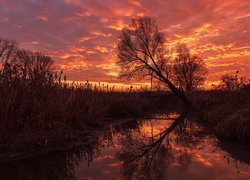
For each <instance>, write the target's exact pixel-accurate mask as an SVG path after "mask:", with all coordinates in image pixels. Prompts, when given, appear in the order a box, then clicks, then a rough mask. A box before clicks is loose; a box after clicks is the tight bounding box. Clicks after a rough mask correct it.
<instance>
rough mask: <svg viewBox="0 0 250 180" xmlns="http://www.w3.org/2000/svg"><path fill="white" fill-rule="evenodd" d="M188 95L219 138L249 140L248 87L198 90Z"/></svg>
mask: <svg viewBox="0 0 250 180" xmlns="http://www.w3.org/2000/svg"><path fill="white" fill-rule="evenodd" d="M188 97H189V99H190V100H191V101H192V104H193V106H194V107H195V108H196V110H197V111H198V113H199V114H200V116H201V118H200V120H201V121H202V122H205V123H206V124H207V127H208V128H211V130H212V131H213V132H214V133H215V134H216V135H217V136H218V137H219V138H225V139H231V140H236V141H240V142H244V143H249V142H250V89H240V90H238V91H222V90H210V91H200V92H193V93H189V94H188Z"/></svg>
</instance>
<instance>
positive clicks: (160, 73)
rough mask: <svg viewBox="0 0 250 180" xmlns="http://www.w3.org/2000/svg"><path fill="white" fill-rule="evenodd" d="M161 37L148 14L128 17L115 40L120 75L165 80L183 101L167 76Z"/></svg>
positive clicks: (165, 55)
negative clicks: (128, 22) (116, 42)
mask: <svg viewBox="0 0 250 180" xmlns="http://www.w3.org/2000/svg"><path fill="white" fill-rule="evenodd" d="M164 43H165V37H164V33H163V32H161V31H160V30H159V29H158V27H157V25H156V23H155V21H154V20H153V19H152V18H150V17H140V18H135V19H132V23H131V26H130V27H129V28H124V29H123V30H122V33H121V36H120V41H119V44H118V49H119V54H118V57H119V60H118V64H119V65H120V67H121V76H122V77H126V78H129V79H130V78H132V77H135V76H137V77H138V76H139V77H153V78H155V79H158V80H159V81H161V82H163V83H165V84H166V85H167V86H168V87H169V89H170V90H171V91H172V92H173V93H174V94H175V95H177V96H179V97H181V98H182V99H183V101H184V102H185V104H187V103H188V101H187V99H186V97H185V95H184V93H183V92H181V91H180V90H179V89H178V88H176V87H175V85H174V84H173V83H172V82H171V81H170V80H169V74H168V72H169V71H168V64H169V57H168V53H167V51H166V48H165V46H164Z"/></svg>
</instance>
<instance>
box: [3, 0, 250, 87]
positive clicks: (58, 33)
mask: <svg viewBox="0 0 250 180" xmlns="http://www.w3.org/2000/svg"><path fill="white" fill-rule="evenodd" d="M136 16H152V17H154V18H155V19H156V21H157V22H158V24H159V27H160V28H162V29H163V30H164V31H165V33H166V37H167V45H168V46H169V47H173V46H175V45H176V44H177V43H187V44H188V46H189V47H190V48H191V49H192V51H193V52H194V53H197V54H198V55H199V56H201V57H202V58H204V60H205V61H206V63H207V65H208V68H209V81H210V82H213V81H218V80H219V78H220V76H221V75H222V74H225V73H231V72H234V71H236V70H240V72H241V74H242V75H245V76H247V77H248V78H250V71H249V70H250V1H249V0H227V1H225V0H216V1H214V0H202V1H200V0H177V1H173V0H53V1H51V0H0V27H1V28H0V36H1V37H3V38H7V39H13V40H16V41H18V42H19V43H20V45H21V46H22V47H23V48H27V49H32V50H36V51H42V52H44V53H46V54H50V55H52V56H53V58H54V59H55V62H56V64H57V65H58V66H59V67H61V68H63V69H64V72H65V73H66V74H67V75H68V78H69V79H70V80H77V81H80V80H82V81H85V80H87V79H89V80H92V81H109V82H114V81H115V77H116V76H117V70H118V67H117V66H116V64H115V61H116V45H117V40H118V37H119V33H120V30H121V29H122V28H123V27H125V26H126V25H128V24H129V23H130V20H131V17H136Z"/></svg>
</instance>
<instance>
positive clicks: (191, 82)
mask: <svg viewBox="0 0 250 180" xmlns="http://www.w3.org/2000/svg"><path fill="white" fill-rule="evenodd" d="M173 71H174V72H173V76H174V79H175V82H176V85H177V86H178V87H179V88H180V89H182V90H184V91H192V90H195V89H197V88H198V87H200V86H201V85H203V84H204V81H205V78H206V75H207V69H206V66H205V63H204V61H203V60H202V59H201V58H199V57H197V56H195V55H191V54H190V50H189V49H188V48H187V46H186V45H184V44H182V45H178V46H177V57H176V58H175V59H174V63H173Z"/></svg>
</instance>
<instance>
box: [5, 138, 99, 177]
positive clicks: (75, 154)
mask: <svg viewBox="0 0 250 180" xmlns="http://www.w3.org/2000/svg"><path fill="white" fill-rule="evenodd" d="M99 154H100V148H99V142H98V141H93V142H91V143H88V144H85V145H82V146H81V147H78V148H75V149H72V150H70V151H67V152H57V153H52V154H50V155H49V156H48V155H46V156H44V157H36V158H32V159H28V160H22V161H18V162H8V163H2V164H0V179H6V180H7V179H8V180H16V179H21V180H22V179H23V180H29V179H30V180H33V179H35V180H59V179H60V180H61V179H62V180H64V179H65V180H72V179H76V178H75V172H74V167H75V166H76V165H77V164H78V163H79V162H81V161H87V162H88V163H90V162H91V161H92V160H93V159H94V158H96V157H98V156H99Z"/></svg>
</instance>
